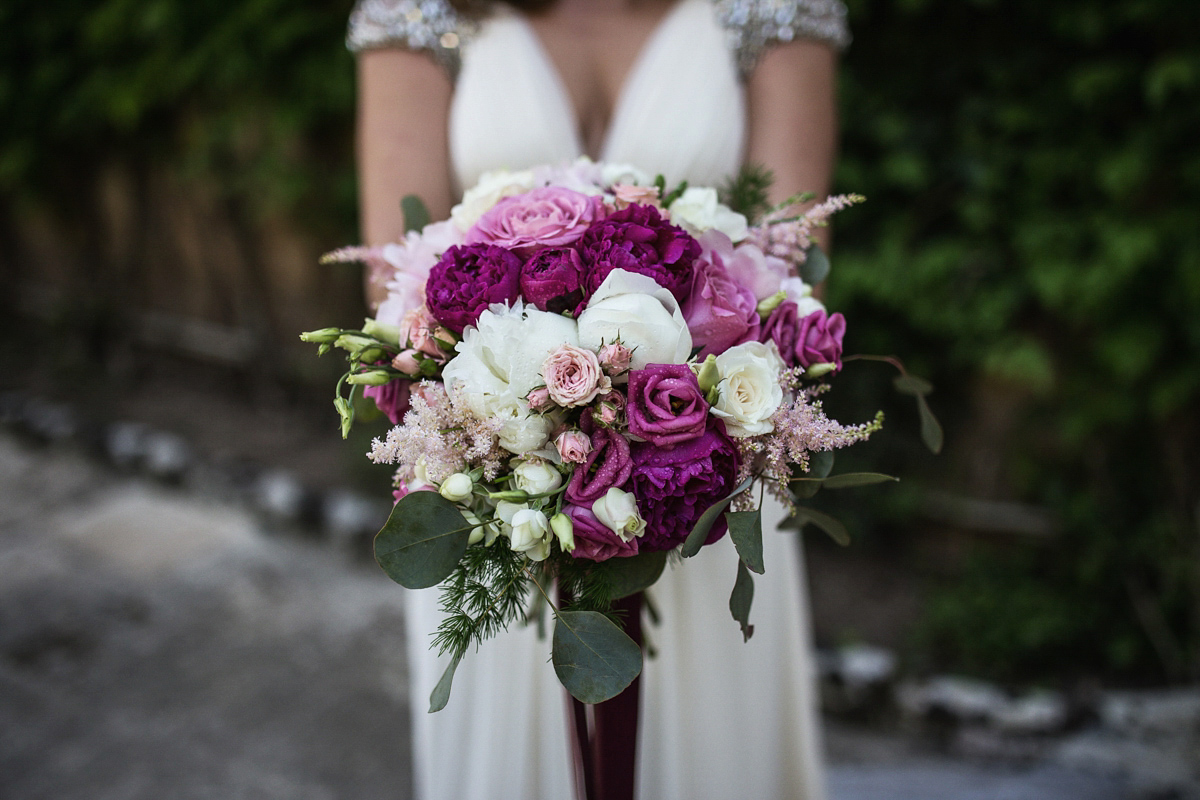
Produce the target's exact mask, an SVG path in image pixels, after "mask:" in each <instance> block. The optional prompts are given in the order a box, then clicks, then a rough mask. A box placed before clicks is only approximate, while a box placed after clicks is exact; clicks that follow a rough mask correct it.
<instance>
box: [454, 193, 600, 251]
mask: <svg viewBox="0 0 1200 800" xmlns="http://www.w3.org/2000/svg"><path fill="white" fill-rule="evenodd" d="M603 212H604V203H603V201H602V200H601V199H600V198H599V197H594V196H591V195H586V194H583V193H581V192H576V191H572V190H571V189H564V188H563V187H561V186H546V187H544V188H541V189H534V190H533V191H530V192H526V193H525V194H520V195H515V196H513V197H506V198H504V199H503V200H501V201H500V202H499V203H496V205H494V206H492V208H491V209H490V210H488V211H487V212H486V213H484V215H483V216H482V217H480V218H479V221H478V222H476V223H475V225H474V227H472V228H471V230H469V231H467V236H466V240H467V244H477V243H487V244H494V245H498V246H500V247H504V248H507V249H509V250H513V251H515V252H517V253H519V254H521V255H529V254H530V253H531V252H533V250H534V249H536V248H539V247H562V246H564V245H568V244H571V243H572V242H574V241H577V240H578V239H579V237H581V236H583V234H584V231H586V230H587V229H588V226H589V225H591V224H592V223H593V222H594V221H595V220H596V219H598V218H599V217H600V215H601V214H603Z"/></svg>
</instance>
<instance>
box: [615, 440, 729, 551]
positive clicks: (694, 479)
mask: <svg viewBox="0 0 1200 800" xmlns="http://www.w3.org/2000/svg"><path fill="white" fill-rule="evenodd" d="M630 456H631V458H632V459H633V473H632V475H631V476H630V479H629V491H631V492H633V494H634V496H635V497H637V504H638V511H639V512H641V515H642V518H643V519H645V520H646V532H645V534H643V535H642V540H641V543H640V544H639V549H640V550H641V551H642V552H653V551H656V550H671V549H673V548H675V547H678V546H679V545H681V544H683V542H684V540H685V539H687V537H688V534H689V533H691V532H692V528H693V527H694V526H695V524H696V521H697V520H698V519H700V515H702V514H703V513H704V512H705V511H707V510H708V508H709V506H711V505H713V504H714V503H717V502H719V501H721V500H724V499H725V498H726V497H727V496H728V495H729V493H730V492H732V491H733V490H734V489H735V488H737V483H736V481H737V471H738V466H739V457H738V450H737V446H736V445H735V444H734V443H733V440H732V439H730V438H729V436H728V435H726V433H725V425H724V424H723V423H722V422H721V420H719V419H716V418H714V417H711V416H710V417H709V424H708V427H707V429H706V430H705V431H704V434H703V435H702V436H700V437H698V438H696V439H692V440H690V441H687V442H682V443H680V444H678V445H676V446H675V447H673V448H669V449H667V448H662V447H658V446H657V445H655V444H654V443H653V442H643V443H638V444H635V445H633V447H632V449H631V452H630ZM727 529H728V525H727V524H726V522H725V517H724V515H722V516H721V517H720V518H719V519H718V520H717V521H716V523H715V524H714V525H713V527H712V530H711V531H710V532H709V534H708V539H707V540H706V542H705V543H706V544H712V543H713V542H715V541H717V540H718V539H720V538H721V537H722V536H724V535H725V531H726V530H727Z"/></svg>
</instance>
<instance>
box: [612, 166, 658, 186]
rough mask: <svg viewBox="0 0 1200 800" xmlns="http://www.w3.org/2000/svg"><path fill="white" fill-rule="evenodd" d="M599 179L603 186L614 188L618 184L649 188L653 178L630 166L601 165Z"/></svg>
mask: <svg viewBox="0 0 1200 800" xmlns="http://www.w3.org/2000/svg"><path fill="white" fill-rule="evenodd" d="M600 179H601V181H602V182H603V183H604V185H605V186H615V185H617V184H618V183H629V184H632V185H634V186H650V185H652V184H653V183H654V178H652V177H650V176H649V175H648V174H646V173H645V172H643V171H642V170H640V169H638V168H637V167H635V166H633V165H632V164H609V163H604V164H601V165H600Z"/></svg>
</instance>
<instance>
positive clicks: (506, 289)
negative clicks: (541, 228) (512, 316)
mask: <svg viewBox="0 0 1200 800" xmlns="http://www.w3.org/2000/svg"><path fill="white" fill-rule="evenodd" d="M520 293H521V259H520V258H519V257H518V256H517V255H515V254H514V253H511V252H509V251H508V250H505V249H504V248H503V247H496V246H495V245H490V244H468V245H463V246H461V247H459V246H455V247H451V248H449V249H448V250H446V252H445V253H443V254H442V258H441V260H440V261H438V263H437V264H434V266H433V268H432V269H431V270H429V280H428V281H427V282H426V284H425V305H427V306H428V307H429V313H430V314H432V315H433V318H434V319H436V320H437V321H438V322H440V323H442V324H443V325H445V326H446V327H447V328H449V329H450V330H452V331H454V332H455V333H462V332H463V328H465V327H467V326H468V325H474V324H475V321H476V320H478V319H479V315H480V314H482V313H483V312H484V310H485V309H486V308H487V307H488V306H490V305H491V304H492V303H511V302H513V301H514V300H516V299H517V297H518V296H519V295H520Z"/></svg>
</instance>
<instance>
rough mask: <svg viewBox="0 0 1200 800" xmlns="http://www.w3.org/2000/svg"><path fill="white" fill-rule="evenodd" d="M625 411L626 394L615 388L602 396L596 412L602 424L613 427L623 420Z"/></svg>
mask: <svg viewBox="0 0 1200 800" xmlns="http://www.w3.org/2000/svg"><path fill="white" fill-rule="evenodd" d="M624 412H625V395H623V394H621V393H620V392H619V391H617V390H615V389H614V390H613V391H611V392H609V393H608V394H606V395H604V396H603V397H601V398H600V403H599V405H598V406H597V407H596V411H595V414H596V416H597V417H598V418H599V420H600V423H601V424H603V425H607V426H608V427H610V428H611V427H613V426H614V425H617V424H619V423H620V422H621V420H622V415H623V414H624Z"/></svg>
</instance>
